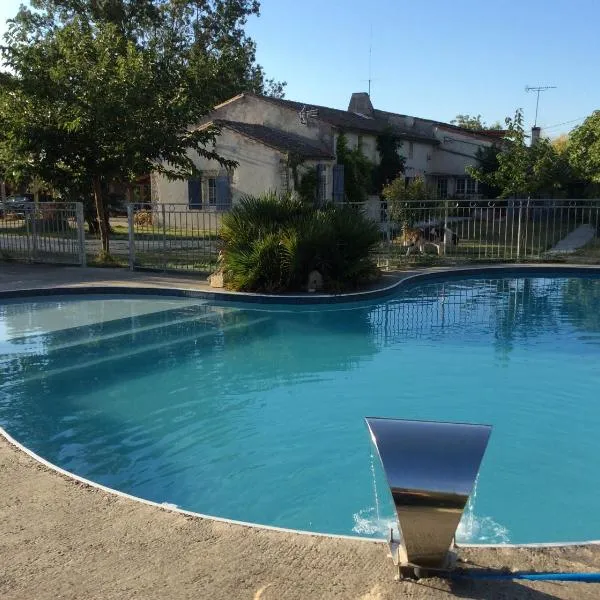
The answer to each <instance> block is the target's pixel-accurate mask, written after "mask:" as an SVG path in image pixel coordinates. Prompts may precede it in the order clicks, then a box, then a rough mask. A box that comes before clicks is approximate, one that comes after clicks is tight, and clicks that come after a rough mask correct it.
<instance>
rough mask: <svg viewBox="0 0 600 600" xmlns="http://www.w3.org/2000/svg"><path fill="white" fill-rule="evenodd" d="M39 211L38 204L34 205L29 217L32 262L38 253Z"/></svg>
mask: <svg viewBox="0 0 600 600" xmlns="http://www.w3.org/2000/svg"><path fill="white" fill-rule="evenodd" d="M37 211H38V206H37V204H36V205H35V206H34V208H33V210H32V211H28V215H29V218H30V219H31V256H30V257H29V259H30V260H31V262H33V261H34V259H35V256H36V254H37V223H36V221H37ZM25 218H27V217H25Z"/></svg>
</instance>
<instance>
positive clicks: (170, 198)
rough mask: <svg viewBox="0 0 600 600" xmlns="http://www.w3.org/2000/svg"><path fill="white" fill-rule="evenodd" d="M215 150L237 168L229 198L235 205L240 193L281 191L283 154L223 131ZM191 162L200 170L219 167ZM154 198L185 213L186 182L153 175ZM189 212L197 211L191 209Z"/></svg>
mask: <svg viewBox="0 0 600 600" xmlns="http://www.w3.org/2000/svg"><path fill="white" fill-rule="evenodd" d="M215 150H216V151H217V153H218V154H219V155H220V156H222V157H223V158H227V159H231V160H236V161H237V162H238V167H237V168H236V169H235V170H234V171H233V175H232V178H231V197H232V203H233V204H235V203H236V202H237V201H238V200H239V198H240V197H241V196H243V195H244V194H254V195H260V194H262V193H264V192H265V191H268V190H274V191H280V190H281V189H282V185H283V181H282V176H281V175H282V169H281V163H280V161H282V160H284V155H283V154H282V153H281V152H279V151H277V150H275V149H272V148H269V147H267V146H264V145H263V144H260V143H258V142H255V141H253V140H251V139H248V138H246V137H244V136H242V135H240V134H238V133H235V132H233V131H231V130H229V129H226V128H224V129H223V130H222V133H221V135H220V136H219V137H218V138H217V143H216V145H215ZM191 156H192V157H193V160H194V163H195V164H196V166H197V167H198V169H199V170H200V171H209V172H213V173H216V172H219V171H222V167H221V165H219V163H218V162H217V161H214V160H207V159H205V158H203V157H200V156H198V154H197V153H193V154H191ZM155 179H156V187H157V199H158V202H159V203H162V204H167V203H177V204H182V205H185V206H182V207H181V208H182V210H187V208H186V207H187V204H188V183H187V181H169V180H168V179H167V178H166V177H163V176H160V175H159V176H157V177H156V178H155ZM189 212H197V211H195V210H194V209H192V210H191V211H189Z"/></svg>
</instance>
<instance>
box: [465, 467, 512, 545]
mask: <svg viewBox="0 0 600 600" xmlns="http://www.w3.org/2000/svg"><path fill="white" fill-rule="evenodd" d="M478 482H479V476H477V478H476V479H475V485H474V486H473V491H472V492H471V495H470V496H469V501H468V502H467V506H466V507H465V510H464V512H463V516H462V519H461V520H460V523H459V524H458V528H457V529H456V541H457V543H459V544H460V543H463V544H509V543H510V531H509V530H508V529H507V528H506V527H504V525H501V524H500V523H498V522H497V521H494V519H492V518H491V517H483V516H478V515H476V514H475V502H476V500H477V484H478Z"/></svg>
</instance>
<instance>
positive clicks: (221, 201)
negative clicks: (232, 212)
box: [217, 175, 231, 210]
mask: <svg viewBox="0 0 600 600" xmlns="http://www.w3.org/2000/svg"><path fill="white" fill-rule="evenodd" d="M230 208H231V185H230V182H229V175H219V176H218V177H217V210H229V209H230Z"/></svg>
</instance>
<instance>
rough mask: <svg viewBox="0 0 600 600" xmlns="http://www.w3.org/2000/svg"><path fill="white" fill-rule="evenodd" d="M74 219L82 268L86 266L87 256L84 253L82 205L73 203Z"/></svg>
mask: <svg viewBox="0 0 600 600" xmlns="http://www.w3.org/2000/svg"><path fill="white" fill-rule="evenodd" d="M75 218H76V221H77V246H78V251H79V264H80V266H82V267H85V266H87V256H86V252H85V220H84V218H83V203H82V202H76V203H75Z"/></svg>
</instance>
